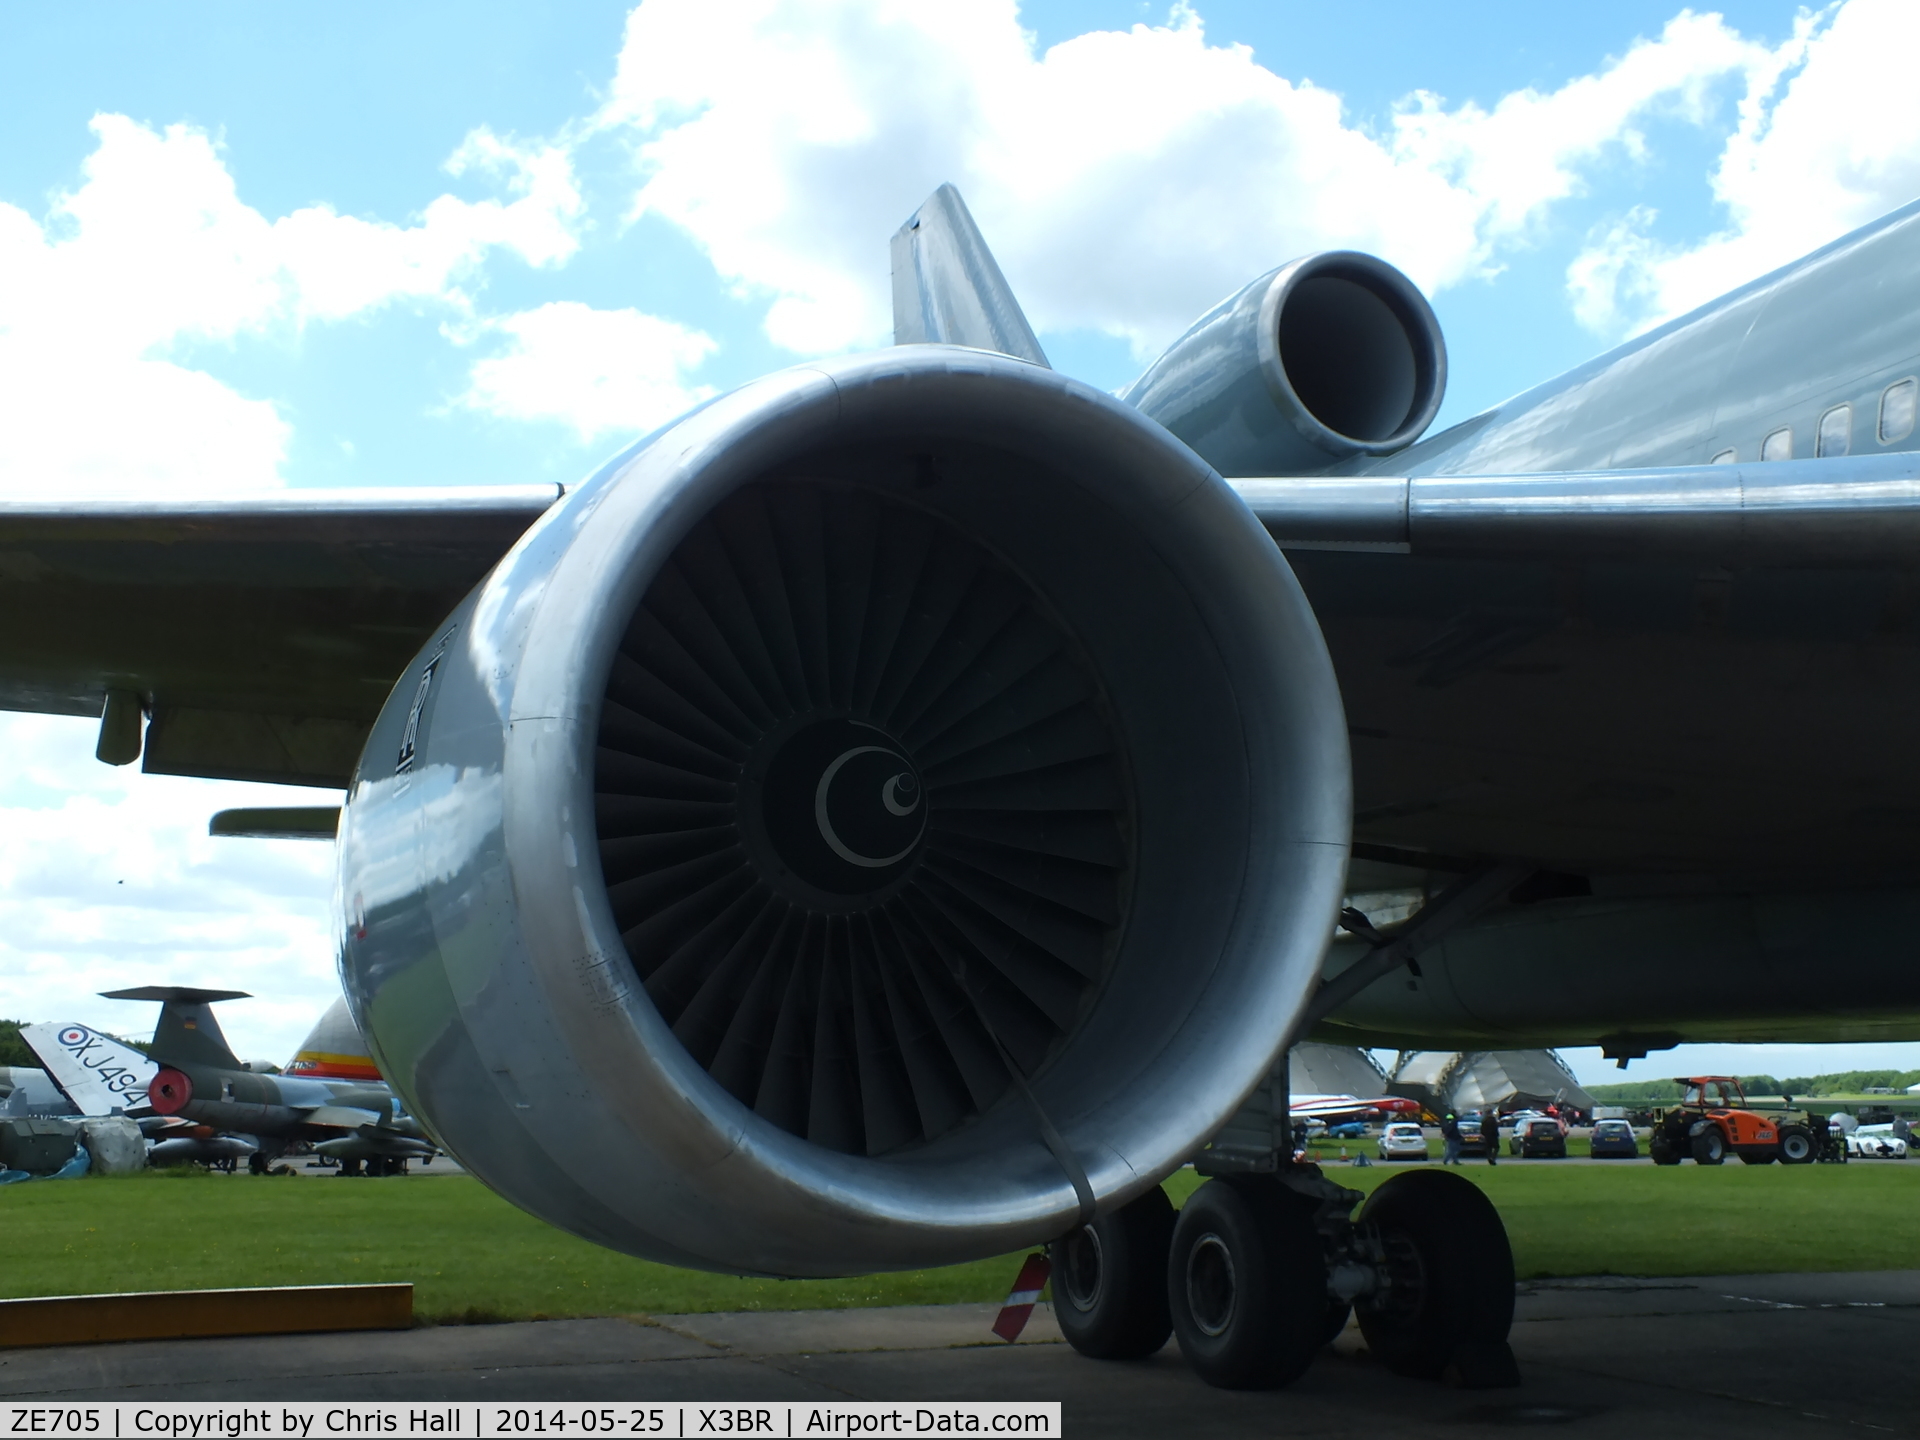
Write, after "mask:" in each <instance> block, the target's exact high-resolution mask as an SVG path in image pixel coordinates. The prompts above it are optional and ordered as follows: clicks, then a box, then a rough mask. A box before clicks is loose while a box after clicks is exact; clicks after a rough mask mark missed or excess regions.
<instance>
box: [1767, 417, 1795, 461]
mask: <svg viewBox="0 0 1920 1440" xmlns="http://www.w3.org/2000/svg"><path fill="white" fill-rule="evenodd" d="M1760 458H1761V459H1762V460H1791V459H1792V458H1793V427H1792V426H1791V425H1782V426H1781V427H1780V428H1779V429H1778V430H1776V431H1774V432H1773V433H1772V434H1771V435H1769V436H1767V438H1766V439H1764V440H1762V441H1761V442H1760Z"/></svg>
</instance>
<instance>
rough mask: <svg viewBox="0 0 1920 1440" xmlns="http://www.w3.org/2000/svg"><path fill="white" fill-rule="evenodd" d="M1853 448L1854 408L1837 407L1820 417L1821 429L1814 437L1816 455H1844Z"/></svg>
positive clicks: (1848, 406)
mask: <svg viewBox="0 0 1920 1440" xmlns="http://www.w3.org/2000/svg"><path fill="white" fill-rule="evenodd" d="M1852 448H1853V407H1852V406H1851V405H1836V406H1834V407H1833V408H1832V409H1831V410H1829V411H1827V413H1826V414H1824V415H1822V416H1821V417H1820V429H1819V430H1818V432H1816V433H1815V435H1814V437H1813V453H1814V454H1816V455H1844V454H1846V453H1847V451H1848V450H1850V449H1852Z"/></svg>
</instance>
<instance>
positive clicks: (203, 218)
mask: <svg viewBox="0 0 1920 1440" xmlns="http://www.w3.org/2000/svg"><path fill="white" fill-rule="evenodd" d="M93 131H94V135H95V138H96V146H95V149H94V151H93V153H92V154H91V155H90V156H88V157H87V160H86V162H85V165H84V166H83V170H82V176H83V178H82V183H81V184H80V185H79V186H78V187H77V188H76V189H74V190H72V191H70V192H68V193H66V194H63V195H60V196H58V197H56V198H55V199H54V201H53V202H52V204H51V205H50V207H49V208H48V211H47V213H46V215H45V217H44V219H36V218H35V217H34V216H32V215H30V214H28V213H27V212H26V211H25V210H23V209H21V208H19V207H18V206H13V205H6V204H0V275H5V276H6V277H7V284H6V285H5V286H4V287H0V393H4V394H5V395H6V396H7V416H8V419H7V423H6V424H5V425H4V426H0V492H12V493H32V494H40V495H45V494H50V493H55V494H57V493H60V492H62V491H67V492H85V493H90V494H142V493H144V494H153V493H165V492H168V491H175V492H181V493H189V494H209V493H219V492H232V491H243V490H249V489H260V488H265V487H269V486H272V485H275V484H278V483H279V481H280V463H281V461H282V458H283V457H284V455H285V453H286V449H287V444H288V439H289V430H288V426H287V423H286V421H285V419H284V418H283V417H282V415H281V414H280V412H279V410H278V408H277V407H276V406H275V405H274V404H273V403H272V402H271V401H269V400H266V399H263V398H260V397H250V396H246V395H243V394H241V393H239V392H237V391H236V390H234V389H233V388H231V387H230V386H227V385H224V384H222V383H220V382H219V381H216V380H214V379H213V378H212V377H211V376H209V375H207V374H206V373H204V372H203V371H199V370H195V369H193V368H192V367H191V366H190V365H188V364H185V363H183V362H182V360H181V359H180V356H179V351H180V348H181V346H182V345H183V344H185V343H188V342H194V341H227V340H232V339H235V338H237V337H240V336H242V335H249V334H261V333H266V332H269V331H271V330H273V329H275V328H276V327H293V328H297V327H299V326H302V325H306V324H310V323H314V322H319V321H330V320H343V319H346V318H349V317H352V316H356V315H364V314H366V313H368V312H370V311H372V310H374V309H376V308H377V307H380V306H382V305H388V304H392V303H395V302H399V301H416V302H431V303H436V304H442V305H452V306H454V307H456V308H460V307H464V306H465V305H466V304H467V297H466V296H465V294H464V292H463V291H462V290H461V288H460V287H461V285H462V283H463V282H464V281H465V280H466V279H467V277H469V276H470V275H471V274H472V273H473V272H474V271H475V269H476V267H477V266H478V265H479V263H480V262H481V261H482V260H483V259H484V258H485V257H486V256H487V255H489V254H490V253H492V252H494V251H500V250H504V251H508V252H511V253H513V254H516V255H518V256H519V257H521V258H522V259H523V260H525V261H526V262H527V263H529V264H532V265H555V264H558V263H561V262H563V261H564V260H566V259H567V258H568V257H569V256H570V255H571V254H572V253H573V252H574V250H575V248H576V247H577V244H578V241H577V239H576V236H575V229H576V226H577V222H578V219H579V216H580V213H581V208H582V206H581V200H580V195H579V192H578V189H577V188H576V186H575V183H574V179H573V173H572V162H571V159H570V156H569V154H568V153H567V151H566V150H565V149H564V148H562V147H546V148H522V147H516V146H515V145H513V144H511V143H509V142H507V141H505V140H502V139H500V138H499V137H498V136H495V135H493V134H492V133H491V132H489V131H487V130H484V129H483V130H478V131H476V132H474V133H473V134H472V135H471V136H469V137H468V139H467V141H466V142H465V143H464V144H463V145H462V146H461V148H460V149H459V151H457V152H456V153H455V155H454V156H453V157H452V159H451V160H450V161H449V163H448V169H449V170H450V171H452V172H453V173H454V174H456V175H458V174H465V173H469V172H472V173H482V172H484V173H486V174H489V175H492V176H494V177H497V179H498V181H499V183H500V184H501V185H502V186H503V187H504V189H505V190H506V192H507V194H508V196H509V197H511V198H508V199H505V200H501V199H485V200H479V201H470V200H464V199H460V198H458V197H455V196H452V195H442V196H440V197H439V198H437V199H435V200H433V201H432V202H431V203H430V204H429V205H427V206H426V208H425V209H424V211H423V212H422V214H421V216H420V218H419V220H418V222H417V223H414V224H409V225H396V224H390V223H387V222H384V221H375V220H366V219H361V218H358V217H355V216H345V215H339V214H336V213H335V212H334V211H333V210H332V209H331V208H329V207H326V206H312V207H308V208H305V209H301V210H296V211H294V212H293V213H292V214H290V215H286V216H283V217H281V218H280V219H277V220H270V219H268V218H267V217H266V216H265V215H263V214H261V213H260V212H259V211H258V210H256V209H254V208H253V207H251V206H249V205H247V204H246V203H245V202H244V201H243V200H242V199H241V198H240V196H239V194H238V192H237V189H236V187H235V184H234V180H233V177H232V175H231V174H230V173H229V172H228V171H227V169H226V166H225V163H224V162H223V161H222V159H221V157H220V154H219V151H218V149H217V147H216V146H215V144H214V142H213V140H212V139H211V138H210V137H209V136H208V135H207V134H206V133H205V132H203V131H200V130H196V129H194V128H192V127H190V126H184V125H174V126H170V127H168V128H166V129H165V130H155V129H152V128H149V127H147V126H144V125H140V124H137V123H135V122H134V121H132V120H129V119H127V118H126V117H125V116H121V115H101V116H97V117H96V118H95V119H94V121H93Z"/></svg>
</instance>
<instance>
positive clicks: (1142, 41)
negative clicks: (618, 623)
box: [597, 0, 1767, 356]
mask: <svg viewBox="0 0 1920 1440" xmlns="http://www.w3.org/2000/svg"><path fill="white" fill-rule="evenodd" d="M1766 55H1767V52H1765V51H1764V49H1763V48H1762V47H1757V46H1754V45H1752V44H1750V43H1748V42H1746V41H1744V40H1742V39H1741V37H1740V36H1739V35H1738V34H1737V33H1736V32H1734V31H1733V30H1731V29H1729V28H1728V27H1727V26H1726V25H1725V24H1724V23H1723V22H1722V21H1721V20H1720V19H1719V18H1718V17H1717V16H1695V15H1692V14H1689V13H1684V12H1683V13H1682V14H1681V15H1680V16H1679V17H1677V18H1676V19H1675V20H1674V21H1673V22H1672V23H1670V24H1669V25H1668V26H1667V27H1666V29H1665V30H1664V31H1663V32H1662V34H1661V35H1660V36H1659V37H1658V38H1657V39H1654V40H1650V41H1644V42H1641V43H1637V44H1635V45H1634V46H1633V47H1632V48H1631V49H1630V50H1629V51H1628V52H1627V53H1626V54H1625V55H1623V56H1621V57H1619V58H1618V59H1615V60H1613V61H1610V62H1609V63H1608V64H1606V65H1604V66H1602V67H1601V68H1600V69H1599V70H1598V71H1596V73H1594V74H1593V75H1590V76H1586V77H1583V78H1581V79H1579V80H1576V81H1573V82H1571V83H1569V84H1568V85H1566V86H1565V87H1563V88H1561V89H1560V90H1557V91H1554V92H1552V93H1546V94H1542V93H1537V92H1534V91H1531V90H1529V91H1522V92H1518V93H1516V94H1514V95H1509V96H1507V97H1506V98H1505V99H1503V100H1502V101H1501V102H1500V103H1499V104H1497V105H1496V106H1495V107H1494V108H1493V109H1491V110H1483V109H1481V108H1479V107H1477V106H1472V105H1468V106H1461V107H1458V108H1454V109H1448V108H1447V106H1446V104H1445V102H1444V101H1442V100H1441V99H1440V98H1438V97H1436V96H1431V95H1423V96H1416V97H1414V98H1413V99H1412V100H1411V101H1410V102H1409V103H1408V105H1407V106H1406V107H1405V108H1404V109H1403V110H1402V111H1401V112H1400V113H1399V114H1397V115H1396V116H1395V117H1394V118H1393V119H1392V121H1391V123H1390V126H1389V127H1388V131H1387V133H1378V134H1377V133H1372V132H1371V131H1369V130H1367V129H1365V128H1363V127H1361V126H1359V125H1356V124H1355V123H1353V122H1352V121H1351V120H1350V119H1349V117H1347V116H1346V115H1345V113H1344V111H1343V108H1342V104H1341V101H1340V98H1339V97H1338V96H1337V95H1334V94H1332V93H1330V92H1328V91H1325V90H1321V89H1317V88H1315V87H1313V86H1312V85H1309V84H1302V83H1295V82H1292V81H1289V80H1287V79H1285V78H1283V77H1281V76H1279V75H1277V74H1275V73H1274V72H1273V71H1271V70H1268V69H1267V68H1265V67H1264V66H1262V65H1260V64H1258V63H1257V62H1256V61H1255V59H1254V56H1253V54H1252V52H1251V51H1250V50H1248V49H1247V48H1246V47H1244V46H1238V45H1212V44H1209V43H1208V42H1207V39H1206V36H1205V33H1204V29H1203V26H1202V23H1201V21H1200V19H1199V17H1198V15H1197V14H1196V13H1195V12H1194V11H1193V10H1192V9H1190V8H1188V7H1187V6H1185V5H1176V6H1175V7H1174V9H1173V11H1172V13H1171V15H1170V18H1169V19H1168V21H1167V22H1166V23H1165V24H1162V25H1152V26H1149V25H1136V26H1134V27H1133V28H1132V29H1131V30H1129V31H1125V32H1096V33H1090V34H1085V35H1080V36H1077V37H1075V38H1073V39H1071V40H1067V41H1065V42H1063V43H1061V44H1059V45H1056V46H1053V47H1052V48H1050V49H1048V50H1046V51H1044V52H1038V53H1037V52H1036V49H1035V46H1034V44H1033V41H1032V39H1031V37H1030V36H1029V35H1028V34H1027V33H1026V32H1024V31H1022V30H1021V28H1020V25H1019V17H1018V14H1017V10H1016V7H1015V5H1014V4H1013V3H1012V0H990V3H983V4H977V5H968V6H951V5H948V6H934V5H921V4H917V3H912V0H754V3H751V4H747V3H743V4H737V5H729V6H724V7H715V6H711V5H705V4H701V3H699V0H645V3H643V4H642V5H641V6H640V7H639V8H638V9H637V10H635V11H634V12H633V14H632V15H631V16H630V17H629V21H628V26H627V32H626V38H625V43H624V46H623V49H622V51H621V56H620V63H619V67H618V71H617V74H616V78H615V81H614V84H613V86H612V88H611V91H610V94H609V98H608V101H607V104H606V106H605V108H604V110H603V111H602V113H601V115H600V116H599V118H598V122H597V123H598V124H599V125H600V126H602V127H605V128H613V129H617V130H620V131H622V132H624V133H627V134H630V135H631V136H633V137H634V140H635V156H636V162H637V164H638V167H639V174H640V182H639V184H638V187H637V193H636V196H635V200H634V205H633V213H634V214H636V215H640V214H653V215H658V216H662V217H664V218H666V219H668V220H671V221H672V222H674V223H676V224H678V225H680V226H682V227H683V228H684V229H685V230H687V232H688V233H690V234H691V235H692V236H693V237H694V238H695V239H696V240H697V241H698V242H699V243H700V244H701V245H702V246H703V247H704V248H705V250H706V252H707V254H708V255H709V256H710V257H711V259H712V261H713V263H714V265H715V267H716V268H717V269H718V270H719V272H720V274H721V275H722V276H723V277H724V278H725V279H726V280H727V281H729V282H730V283H731V284H733V285H734V286H735V287H737V289H738V291H739V292H740V293H742V294H744V295H753V296H765V297H767V299H768V300H769V302H770V308H769V311H768V315H767V320H766V329H767V333H768V334H769V336H770V337H771V338H772V339H773V340H774V341H776V342H777V343H779V344H781V345H783V346H785V347H787V348H789V349H793V350H796V351H803V352H805V351H822V350H833V349H838V348H843V347H847V346H853V345H861V344H873V343H879V342H883V341H884V340H885V339H886V338H887V333H888V330H889V324H890V321H889V314H888V310H889V305H888V296H887V290H886V271H887V262H886V249H885V237H886V236H887V235H888V234H889V233H890V232H891V231H892V229H893V228H894V227H895V226H896V225H897V224H898V223H899V222H900V220H901V219H902V218H903V217H904V216H905V215H906V214H907V213H908V212H909V211H910V210H911V209H912V207H913V206H914V205H915V204H917V203H918V202H919V201H920V200H921V199H922V198H924V197H925V195H926V194H927V193H928V192H929V191H930V190H932V188H933V187H934V186H935V185H936V184H938V183H939V182H940V181H942V180H953V181H954V182H956V183H957V184H959V185H960V187H961V189H962V190H963V191H964V192H965V193H966V195H967V198H968V202H969V204H970V206H971V208H972V209H973V211H974V213H975V216H976V217H977V218H978V219H979V221H980V223H981V226H982V228H983V230H985V232H986V233H987V235H988V237H989V239H990V241H991V242H992V243H993V245H994V247H995V250H996V253H997V254H998V255H999V257H1000V259H1001V261H1002V264H1003V266H1004V267H1005V269H1006V270H1007V272H1008V276H1009V279H1010V280H1011V281H1012V282H1013V284H1014V286H1015V288H1016V290H1017V291H1018V292H1019V293H1020V294H1021V295H1022V297H1023V298H1024V300H1025V302H1026V304H1027V307H1028V310H1029V315H1030V318H1031V319H1033V320H1034V322H1035V324H1036V325H1037V326H1039V327H1040V328H1042V329H1051V330H1071V329H1094V330H1099V331H1104V332H1107V333H1110V334H1114V335H1120V336H1125V337H1126V338H1127V339H1128V340H1130V341H1131V342H1132V344H1133V346H1134V349H1135V350H1136V352H1137V353H1139V354H1141V355H1143V356H1144V355H1146V354H1149V353H1151V352H1152V351H1153V350H1154V349H1156V348H1157V347H1158V346H1160V345H1162V344H1164V343H1165V342H1166V340H1168V339H1169V338H1170V337H1171V336H1172V335H1173V334H1175V333H1177V332H1178V330H1179V328H1180V327H1181V326H1183V325H1184V324H1185V323H1186V322H1187V321H1189V320H1190V319H1191V318H1192V317H1193V316H1194V315H1195V314H1197V313H1198V312H1199V311H1200V310H1201V309H1203V308H1204V307H1205V306H1207V305H1208V304H1210V303H1212V302H1213V301H1214V300H1216V299H1218V298H1219V297H1220V296H1221V295H1223V294H1225V293H1227V292H1228V291H1230V290H1231V289H1232V288H1234V287H1235V286H1237V285H1239V284H1241V283H1244V281H1246V280H1247V279H1248V278H1250V277H1251V276H1253V275H1255V274H1258V273H1259V272H1260V271H1262V270H1264V269H1266V268H1269V267H1270V266H1272V265H1274V264H1276V263H1278V262H1280V261H1282V260H1285V259H1287V258H1290V257H1292V256H1294V255H1298V254H1301V253H1304V252H1307V251H1311V250H1315V249H1322V248H1328V247H1333V246H1357V247H1361V248H1366V249H1370V250H1373V251H1376V252H1377V253H1379V254H1381V255H1384V256H1385V257H1386V258H1388V259H1390V260H1392V261H1394V262H1395V263H1396V264H1399V265H1400V266H1401V267H1402V268H1404V269H1405V270H1406V271H1407V272H1408V273H1409V274H1410V275H1411V276H1412V277H1413V278H1414V279H1415V280H1416V281H1417V282H1418V283H1420V284H1421V285H1423V286H1425V287H1427V288H1428V289H1429V290H1432V289H1437V288H1439V287H1442V286H1445V285H1448V284H1452V283H1455V282H1457V281H1459V280H1461V279H1463V278H1465V277H1467V276H1469V275H1474V274H1480V273H1484V272H1485V271H1486V270H1487V269H1488V268H1489V267H1490V266H1492V265H1494V264H1495V263H1497V255H1496V251H1497V248H1498V246H1499V245H1500V244H1502V243H1503V242H1508V241H1511V240H1513V239H1515V238H1516V237H1519V236H1522V235H1524V233H1525V232H1526V230H1527V228H1528V226H1529V225H1530V223H1531V222H1532V221H1533V220H1534V219H1535V218H1536V217H1537V216H1538V215H1539V214H1540V213H1541V212H1542V210H1543V209H1544V208H1545V207H1547V206H1549V205H1551V204H1553V203H1554V202H1555V201H1557V200H1560V199H1562V198H1564V197H1566V196H1568V195H1570V194H1572V193H1575V192H1576V191H1577V190H1578V188H1579V185H1580V172H1581V168H1582V166H1584V165H1586V164H1588V163H1589V162H1591V161H1592V160H1593V159H1594V158H1595V157H1596V156H1599V155H1601V154H1603V153H1604V152H1606V151H1608V149H1609V147H1615V148H1620V149H1623V150H1624V151H1626V152H1628V153H1631V152H1632V151H1633V150H1634V148H1635V147H1636V146H1637V145H1638V144H1639V131H1638V130H1637V128H1636V127H1637V126H1639V125H1641V124H1643V123H1644V122H1645V121H1646V120H1647V119H1648V118H1650V117H1652V116H1654V115H1657V114H1677V115H1680V116H1682V117H1690V118H1698V117H1700V116H1701V115H1703V114H1704V113H1705V112H1706V111H1707V109H1708V108H1709V106H1710V100H1711V98H1712V94H1713V86H1714V85H1715V83H1716V82H1717V81H1718V80H1719V79H1720V77H1722V76H1725V75H1727V74H1728V73H1730V72H1738V71H1743V70H1750V69H1752V68H1753V67H1755V66H1756V65H1760V64H1762V63H1764V62H1765V60H1766Z"/></svg>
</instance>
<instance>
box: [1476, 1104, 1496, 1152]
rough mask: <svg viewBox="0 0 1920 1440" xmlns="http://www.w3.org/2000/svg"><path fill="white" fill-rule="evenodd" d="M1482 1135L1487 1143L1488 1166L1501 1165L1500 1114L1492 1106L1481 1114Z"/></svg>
mask: <svg viewBox="0 0 1920 1440" xmlns="http://www.w3.org/2000/svg"><path fill="white" fill-rule="evenodd" d="M1480 1133H1481V1134H1482V1135H1483V1136H1485V1137H1486V1141H1487V1164H1489V1165H1498V1164H1499V1163H1500V1113H1499V1112H1498V1111H1497V1110H1495V1109H1494V1108H1493V1107H1492V1106H1491V1105H1489V1106H1488V1107H1487V1108H1486V1109H1484V1110H1482V1111H1481V1112H1480Z"/></svg>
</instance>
